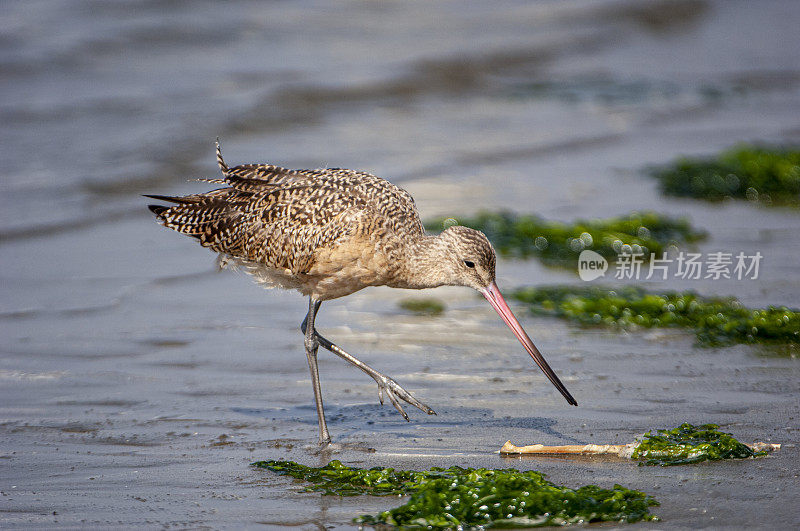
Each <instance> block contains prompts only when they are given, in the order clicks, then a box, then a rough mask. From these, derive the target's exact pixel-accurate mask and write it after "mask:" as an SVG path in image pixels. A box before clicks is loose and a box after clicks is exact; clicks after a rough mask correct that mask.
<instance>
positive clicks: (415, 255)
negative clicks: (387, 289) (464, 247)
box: [392, 234, 452, 289]
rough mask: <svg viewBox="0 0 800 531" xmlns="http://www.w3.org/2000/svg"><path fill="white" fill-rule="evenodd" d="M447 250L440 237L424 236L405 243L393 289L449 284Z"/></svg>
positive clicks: (446, 245)
mask: <svg viewBox="0 0 800 531" xmlns="http://www.w3.org/2000/svg"><path fill="white" fill-rule="evenodd" d="M448 249H449V244H448V243H447V242H446V241H445V240H444V239H443V238H441V237H440V235H436V236H430V235H427V234H424V235H421V236H420V237H418V238H414V239H412V240H409V241H406V242H405V245H404V246H403V251H402V253H403V256H401V257H400V260H398V263H400V264H402V267H401V268H400V270H399V271H398V272H397V273H398V274H397V281H396V282H395V283H394V284H392V285H393V287H398V288H411V289H425V288H435V287H438V286H445V285H448V284H450V283H451V277H452V275H451V274H450V267H449V262H448V260H447V255H448Z"/></svg>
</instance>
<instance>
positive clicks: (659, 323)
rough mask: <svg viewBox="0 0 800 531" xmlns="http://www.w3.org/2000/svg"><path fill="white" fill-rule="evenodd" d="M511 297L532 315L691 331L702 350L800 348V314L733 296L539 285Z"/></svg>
mask: <svg viewBox="0 0 800 531" xmlns="http://www.w3.org/2000/svg"><path fill="white" fill-rule="evenodd" d="M513 296H514V298H516V299H517V300H520V301H522V302H525V303H527V304H528V305H529V307H530V309H531V310H532V311H533V312H534V313H539V314H544V315H553V316H557V317H562V318H565V319H569V320H572V321H577V322H579V323H582V324H586V325H605V326H611V327H616V328H621V329H626V330H631V329H636V328H639V327H642V328H656V327H682V328H689V329H692V330H694V332H695V334H696V336H697V340H698V343H699V344H700V345H703V346H725V345H731V344H734V343H775V344H800V312H798V311H797V310H792V309H789V308H786V307H783V306H780V307H776V306H769V307H767V308H756V309H753V308H747V307H746V306H744V305H743V304H742V303H741V302H739V301H738V300H737V299H736V298H734V297H702V296H700V295H698V294H696V293H694V292H691V291H685V292H662V293H652V292H647V291H645V290H643V289H641V288H637V287H632V286H626V287H620V288H614V289H611V288H608V287H600V286H591V287H583V286H580V287H574V286H542V287H535V288H525V289H521V290H518V291H516V292H514V294H513Z"/></svg>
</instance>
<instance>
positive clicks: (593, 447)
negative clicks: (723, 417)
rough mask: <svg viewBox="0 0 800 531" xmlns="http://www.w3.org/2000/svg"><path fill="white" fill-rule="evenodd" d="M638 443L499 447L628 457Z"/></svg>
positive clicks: (763, 447)
mask: <svg viewBox="0 0 800 531" xmlns="http://www.w3.org/2000/svg"><path fill="white" fill-rule="evenodd" d="M638 445H639V443H630V444H567V445H564V446H545V445H543V444H532V445H530V446H515V445H513V444H511V441H506V443H505V444H504V445H503V447H502V448H500V455H522V454H525V455H530V454H543V455H563V454H572V455H598V454H607V455H618V456H619V457H625V458H630V457H631V456H632V455H633V451H634V450H635V449H636V447H637V446H638ZM748 446H749V447H750V448H752V449H753V450H755V451H756V452H762V451H767V452H774V451H776V450H780V449H781V445H780V444H773V443H763V442H757V443H753V444H748Z"/></svg>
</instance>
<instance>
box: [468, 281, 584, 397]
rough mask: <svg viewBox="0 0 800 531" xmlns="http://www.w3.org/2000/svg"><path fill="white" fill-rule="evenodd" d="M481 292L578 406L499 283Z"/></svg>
mask: <svg viewBox="0 0 800 531" xmlns="http://www.w3.org/2000/svg"><path fill="white" fill-rule="evenodd" d="M481 293H483V296H484V297H486V300H487V301H489V304H491V305H492V308H494V309H495V311H496V312H497V313H499V314H500V317H502V318H503V321H505V323H506V324H507V325H508V327H509V328H510V329H511V331H512V332H514V335H515V336H517V339H519V342H520V343H522V346H523V347H525V350H527V351H528V354H530V355H531V358H533V361H535V362H536V365H538V366H539V368H540V369H542V372H543V373H544V374H545V376H547V378H548V379H549V380H550V382H552V384H553V385H555V386H556V389H558V390H559V391H560V392H561V394H562V395H564V398H566V399H567V402H569V403H570V404H572V405H573V406H577V405H578V402H577V401H576V400H575V399H574V398H573V397H572V395H571V394H570V393H569V391H567V388H566V387H565V386H564V384H563V383H561V380H559V379H558V376H556V373H555V372H553V369H551V368H550V365H548V364H547V362H546V361H545V359H544V356H542V353H541V352H539V349H538V348H536V345H534V344H533V341H531V338H530V337H528V334H526V333H525V330H524V329H523V328H522V325H521V324H519V321H517V318H516V317H514V314H513V313H512V312H511V308H509V307H508V304H506V301H505V299H504V298H503V296H502V295H501V294H500V290H499V289H497V284H495V283H494V282H492V283H491V284H489V286H488V287H487V288H486V289H484V290H483V291H482V292H481Z"/></svg>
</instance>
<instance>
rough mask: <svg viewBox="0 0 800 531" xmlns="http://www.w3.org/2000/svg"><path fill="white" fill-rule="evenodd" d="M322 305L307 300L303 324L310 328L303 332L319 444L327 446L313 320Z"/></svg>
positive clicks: (328, 435) (326, 430) (319, 302)
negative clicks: (317, 422) (315, 410)
mask: <svg viewBox="0 0 800 531" xmlns="http://www.w3.org/2000/svg"><path fill="white" fill-rule="evenodd" d="M321 304H322V301H315V300H314V299H312V298H311V297H309V299H308V314H307V315H306V318H305V320H304V321H303V322H304V323H305V322H310V323H311V327H310V328H308V330H309V332H305V336H306V339H305V347H306V358H308V369H309V370H310V371H311V385H312V386H313V387H314V400H315V401H316V403H317V420H319V443H320V444H327V443H329V442H331V436H330V434H329V433H328V426H327V424H326V423H325V410H324V408H323V405H322V387H321V386H320V384H319V369H318V368H317V350H318V349H319V341H318V340H317V338H316V337H314V334H313V330H314V319H316V317H317V311H319V307H320V305H321Z"/></svg>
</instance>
